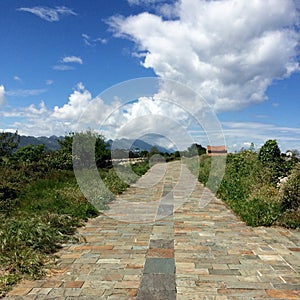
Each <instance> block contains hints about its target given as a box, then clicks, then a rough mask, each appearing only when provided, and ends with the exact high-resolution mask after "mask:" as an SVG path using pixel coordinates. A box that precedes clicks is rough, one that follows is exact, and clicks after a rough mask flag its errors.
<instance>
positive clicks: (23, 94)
mask: <svg viewBox="0 0 300 300" xmlns="http://www.w3.org/2000/svg"><path fill="white" fill-rule="evenodd" d="M46 91H47V90H46V89H32V90H23V89H20V90H10V91H7V92H6V95H7V96H12V97H30V96H38V95H41V94H43V93H45V92H46Z"/></svg>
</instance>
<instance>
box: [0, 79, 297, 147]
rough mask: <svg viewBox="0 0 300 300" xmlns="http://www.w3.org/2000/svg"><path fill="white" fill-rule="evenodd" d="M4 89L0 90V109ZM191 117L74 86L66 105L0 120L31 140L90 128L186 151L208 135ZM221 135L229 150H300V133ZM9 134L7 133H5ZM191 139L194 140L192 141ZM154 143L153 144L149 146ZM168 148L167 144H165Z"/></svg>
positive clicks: (271, 128)
mask: <svg viewBox="0 0 300 300" xmlns="http://www.w3.org/2000/svg"><path fill="white" fill-rule="evenodd" d="M4 94H5V89H4V87H3V86H0V105H1V103H2V104H3V103H4V102H3V101H4V98H3V97H4ZM190 117H191V115H190V114H189V113H188V112H187V111H184V110H183V109H182V107H180V106H178V105H177V104H175V103H170V102H168V101H164V100H160V99H159V98H156V99H155V97H154V98H149V97H141V98H140V99H139V100H138V101H134V102H130V103H128V104H126V105H122V104H121V103H120V102H119V101H118V100H117V99H116V101H115V102H113V103H105V102H104V101H103V100H102V99H101V98H99V97H93V96H92V94H91V93H90V92H89V91H88V90H87V89H86V88H85V87H84V85H83V84H82V83H78V85H77V86H76V88H75V90H74V91H73V92H72V93H71V94H70V96H69V99H68V101H67V103H66V104H64V105H62V106H55V107H54V108H53V109H50V108H47V107H46V105H45V103H44V102H43V101H41V102H40V104H39V105H38V106H35V105H33V104H31V105H29V106H27V107H23V108H21V107H19V108H13V109H9V110H6V109H3V110H0V119H7V120H12V122H10V123H7V124H6V128H9V130H10V131H15V130H16V129H18V130H19V132H20V134H22V135H23V134H24V135H34V136H43V135H45V136H50V135H53V134H54V135H64V134H66V133H68V132H73V131H80V130H85V129H87V128H92V129H96V130H100V131H99V132H100V133H101V134H104V136H105V137H106V138H113V139H114V138H123V137H126V138H141V137H142V138H143V135H147V134H161V136H164V137H167V138H168V139H169V140H170V142H171V145H170V146H172V147H177V148H179V149H185V148H186V147H187V146H189V145H190V144H191V143H192V142H195V141H196V142H197V143H201V144H202V145H204V146H206V145H207V144H209V139H208V136H207V132H206V131H205V130H203V129H202V128H199V126H198V128H194V127H193V126H189V125H190V124H189V122H190ZM222 127H223V133H224V136H225V140H226V144H227V147H228V149H229V151H231V152H233V151H239V150H240V149H241V148H242V147H247V145H248V144H249V143H251V142H254V144H255V148H256V149H258V148H259V147H260V146H262V145H263V143H264V142H265V141H266V140H268V139H270V138H271V139H277V141H278V143H279V145H280V148H281V150H282V151H285V150H287V149H289V148H292V149H299V148H300V138H299V137H300V129H299V128H296V127H294V128H293V127H284V126H278V125H275V124H271V123H267V122H266V123H263V122H223V123H222ZM5 130H8V129H5ZM193 139H194V140H193ZM153 142H155V141H153ZM165 146H167V145H165Z"/></svg>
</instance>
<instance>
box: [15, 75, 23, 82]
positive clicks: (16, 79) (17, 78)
mask: <svg viewBox="0 0 300 300" xmlns="http://www.w3.org/2000/svg"><path fill="white" fill-rule="evenodd" d="M14 80H15V81H19V82H22V79H21V78H20V77H19V76H17V75H16V76H14Z"/></svg>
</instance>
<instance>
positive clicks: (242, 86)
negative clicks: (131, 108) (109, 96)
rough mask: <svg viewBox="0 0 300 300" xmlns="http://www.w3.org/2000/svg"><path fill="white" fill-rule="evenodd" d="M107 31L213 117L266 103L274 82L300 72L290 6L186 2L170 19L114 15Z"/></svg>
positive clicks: (295, 19)
mask: <svg viewBox="0 0 300 300" xmlns="http://www.w3.org/2000/svg"><path fill="white" fill-rule="evenodd" d="M130 2H131V3H141V2H143V1H141V0H139V1H130ZM146 2H153V1H146ZM170 11H172V17H170ZM160 13H161V14H162V13H163V10H161V11H160ZM109 25H110V27H111V28H112V29H113V30H114V35H115V36H116V37H120V38H126V39H129V40H132V41H133V42H134V43H135V45H136V48H137V49H138V53H139V55H140V56H141V57H142V60H141V63H142V64H143V66H144V67H145V68H152V69H153V70H154V72H155V73H156V74H157V75H158V76H160V77H161V78H167V79H172V80H175V81H179V82H182V83H184V84H187V85H188V86H190V87H191V88H193V89H194V90H195V91H196V92H198V93H200V94H201V95H202V96H203V97H204V98H205V99H206V100H207V101H208V102H209V103H210V104H211V105H212V106H213V108H214V109H215V110H216V111H226V110H236V109H241V108H243V107H245V106H247V105H251V104H254V103H259V102H262V101H264V100H266V90H267V88H268V87H269V86H270V85H271V84H272V83H273V82H274V81H275V80H280V79H284V78H287V77H289V76H290V75H291V74H292V73H294V72H298V71H300V67H299V63H298V62H297V55H298V51H299V50H298V47H299V31H297V30H296V28H297V26H298V25H299V13H298V11H297V8H296V4H295V2H294V1H293V0H286V1H281V0H272V1H271V0H260V1H248V0H239V1H237V0H224V1H204V0H181V1H177V2H175V3H174V4H173V6H169V10H168V12H167V11H166V15H158V14H152V13H149V12H144V13H141V14H138V15H133V16H129V17H122V16H114V17H112V18H111V19H110V20H109ZM135 52H136V49H135ZM183 101H184V100H183Z"/></svg>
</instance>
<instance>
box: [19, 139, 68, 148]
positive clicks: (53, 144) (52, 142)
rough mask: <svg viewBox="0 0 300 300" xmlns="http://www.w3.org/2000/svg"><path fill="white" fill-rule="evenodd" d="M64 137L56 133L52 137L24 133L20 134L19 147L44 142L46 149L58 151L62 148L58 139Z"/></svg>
mask: <svg viewBox="0 0 300 300" xmlns="http://www.w3.org/2000/svg"><path fill="white" fill-rule="evenodd" d="M63 138H64V137H62V136H60V137H57V136H55V135H52V136H50V137H46V136H40V137H34V136H25V135H22V136H20V143H19V146H18V148H21V147H24V146H28V145H33V146H37V145H40V144H44V145H45V149H46V150H51V151H56V150H58V149H59V148H60V145H59V143H58V140H61V139H63Z"/></svg>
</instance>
